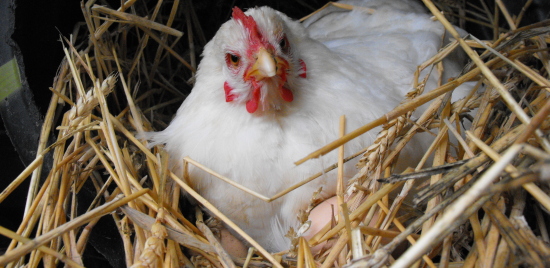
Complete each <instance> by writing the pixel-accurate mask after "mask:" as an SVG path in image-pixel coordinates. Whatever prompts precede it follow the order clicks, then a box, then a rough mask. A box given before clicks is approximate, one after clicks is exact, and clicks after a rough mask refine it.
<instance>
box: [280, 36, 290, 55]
mask: <svg viewBox="0 0 550 268" xmlns="http://www.w3.org/2000/svg"><path fill="white" fill-rule="evenodd" d="M279 47H280V48H281V50H282V51H283V52H284V53H288V51H289V50H290V44H289V43H288V39H287V38H286V35H283V38H281V41H279Z"/></svg>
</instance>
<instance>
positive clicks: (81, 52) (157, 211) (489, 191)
mask: <svg viewBox="0 0 550 268" xmlns="http://www.w3.org/2000/svg"><path fill="white" fill-rule="evenodd" d="M93 2H94V1H89V2H87V3H83V4H82V11H83V13H84V16H85V20H86V21H85V24H84V26H83V27H81V28H78V29H79V30H80V31H79V32H77V33H76V34H75V35H72V36H70V37H68V38H65V39H64V42H63V43H64V48H63V49H64V51H65V54H66V58H65V60H64V61H63V63H62V64H61V66H60V68H59V72H58V76H57V77H56V79H55V83H54V85H53V86H52V87H51V88H50V90H51V91H52V92H53V94H52V99H51V102H50V106H49V109H48V112H47V115H46V120H45V122H46V123H45V125H44V126H43V132H42V133H43V134H42V138H41V143H40V147H39V148H38V154H37V157H36V160H35V161H34V162H33V163H32V164H31V165H30V166H29V167H28V168H27V169H25V171H24V172H23V173H22V174H21V175H20V176H19V177H18V178H17V179H16V180H14V182H13V183H12V184H11V185H10V186H9V187H8V188H7V189H6V190H5V191H4V192H2V194H1V195H0V202H1V201H2V200H4V199H5V198H6V197H7V196H8V195H9V194H10V192H11V191H12V190H13V189H14V188H16V187H17V186H18V185H19V184H20V183H21V182H22V181H23V180H25V179H27V178H29V179H31V181H32V183H31V188H30V190H29V192H30V193H31V194H30V198H29V199H28V204H27V213H26V216H25V218H24V220H23V221H22V222H21V225H20V227H19V229H18V230H7V229H5V228H0V233H1V234H2V235H4V236H8V237H10V238H11V239H13V241H12V243H11V245H10V247H9V249H8V250H7V252H6V253H5V254H4V255H2V256H0V266H7V267H14V266H18V265H23V264H26V265H27V267H36V266H38V265H39V264H43V265H44V266H45V267H55V266H57V265H58V264H60V263H61V262H64V263H65V264H66V265H67V266H71V267H81V266H84V265H86V263H83V261H82V259H83V257H82V256H83V255H84V254H86V252H85V251H84V250H85V249H86V245H87V244H88V243H89V242H88V240H89V237H90V234H91V232H93V230H94V226H95V225H96V223H97V222H98V220H99V219H100V218H101V217H106V218H109V219H111V220H112V221H114V222H115V223H116V227H117V228H118V232H119V233H120V237H121V239H122V241H123V245H124V246H123V248H121V249H120V252H123V253H124V258H125V261H126V264H127V265H128V266H133V267H145V266H147V267H149V266H154V267H161V266H162V267H182V266H185V267H203V266H207V267H235V266H236V265H237V266H249V267H252V266H259V267H265V266H277V267H281V266H288V267H294V266H296V267H316V266H321V267H332V266H337V267H342V266H346V265H347V267H380V266H384V265H395V267H411V266H413V265H416V267H421V266H422V267H437V266H438V267H510V266H519V265H522V266H533V267H544V266H545V267H548V266H549V265H550V263H549V262H550V261H549V260H550V247H549V245H548V243H549V235H548V228H547V227H548V224H547V223H546V221H547V219H548V217H549V215H548V214H549V212H550V197H549V195H548V194H549V190H550V188H549V186H550V184H549V183H548V179H549V178H550V177H549V176H550V173H549V171H548V167H549V166H547V161H549V160H550V155H549V153H550V143H549V141H548V139H547V132H548V129H549V127H550V125H549V124H550V121H549V120H547V119H548V114H549V113H550V101H549V100H548V96H549V93H548V89H549V87H550V81H549V80H548V74H549V73H550V65H549V64H550V61H549V54H548V47H547V45H548V43H549V42H550V36H549V35H548V32H550V22H548V21H546V22H541V23H538V24H534V25H530V26H527V27H523V28H519V29H518V28H517V25H519V23H520V22H521V20H522V17H523V14H524V13H523V11H522V12H520V13H519V15H518V16H514V17H512V16H511V15H510V13H509V12H508V11H507V10H506V8H505V7H504V5H502V3H501V2H500V1H496V3H497V4H496V5H495V7H496V9H497V12H496V13H493V12H490V11H489V9H488V7H487V6H481V7H475V6H466V7H464V6H462V7H456V6H452V5H451V4H452V2H451V3H449V2H445V3H443V1H442V3H439V4H438V6H437V7H436V6H434V5H433V3H432V2H431V1H430V0H424V3H425V4H426V6H427V7H428V9H429V10H430V11H431V12H432V13H433V14H434V17H435V18H434V19H437V20H439V21H440V22H441V23H443V24H444V26H445V27H446V28H447V29H448V30H449V31H450V33H451V34H453V35H454V38H455V41H454V42H453V43H451V44H450V45H449V46H447V47H445V48H442V49H441V52H440V53H439V54H438V55H436V56H435V57H433V58H432V59H431V60H430V61H429V62H426V63H425V64H423V65H422V66H420V67H419V70H421V69H426V68H432V70H433V71H434V72H437V71H438V70H439V68H440V61H441V59H442V58H444V57H446V56H447V55H448V53H449V52H450V51H452V50H454V49H456V48H457V47H462V48H463V49H464V50H465V51H466V52H467V53H468V56H469V57H470V59H471V64H470V65H468V66H466V68H465V69H464V71H463V73H462V75H461V76H460V77H456V78H455V79H453V80H451V81H441V86H440V87H438V88H437V89H434V90H431V91H429V92H424V93H422V85H423V83H422V80H423V79H424V78H423V77H417V79H416V81H414V82H413V83H414V84H415V86H416V87H415V91H414V92H411V93H410V94H409V95H408V96H406V97H405V96H404V101H403V103H402V105H400V106H399V107H396V108H395V110H393V111H391V112H389V113H388V114H387V115H386V116H384V117H382V118H380V119H379V120H376V121H374V122H370V123H369V124H367V125H366V126H365V127H363V128H362V130H363V131H366V130H368V129H371V128H373V127H375V126H378V125H383V131H382V132H381V133H379V135H378V139H377V140H376V142H375V143H374V144H373V145H372V146H370V147H369V148H365V150H364V151H363V152H358V153H357V156H358V157H361V161H360V164H359V169H358V174H357V176H355V179H354V180H352V181H351V182H350V183H349V186H348V190H347V191H346V195H345V206H343V208H344V209H343V211H344V212H345V213H343V215H344V217H343V219H344V220H342V221H340V222H334V223H333V224H331V225H328V226H326V227H325V229H324V230H323V231H321V232H320V233H319V234H318V235H316V236H315V237H314V238H312V239H311V240H310V241H305V240H304V239H303V238H296V237H294V239H293V247H292V248H291V249H290V250H289V251H287V252H282V253H276V254H270V253H268V252H266V251H265V250H263V249H261V248H256V249H252V250H250V251H249V253H250V254H249V255H248V258H246V259H231V257H230V256H228V254H227V253H225V251H224V250H223V248H221V247H220V246H219V243H218V242H217V240H216V238H215V236H216V235H215V234H214V233H215V232H212V230H211V228H210V227H209V226H208V225H207V224H205V222H206V220H203V215H202V212H200V211H199V210H195V209H194V208H189V207H188V206H180V204H179V203H180V196H179V195H180V191H179V190H174V189H171V185H176V186H175V187H181V188H183V189H184V191H185V192H187V193H189V194H190V195H191V196H193V197H195V198H196V199H197V200H198V201H199V203H202V206H205V207H210V205H209V204H208V202H207V201H206V200H204V199H203V198H202V197H200V195H198V194H197V193H195V192H194V191H193V190H192V189H191V188H189V187H188V186H186V184H185V183H184V181H183V180H182V179H181V177H182V176H181V174H173V173H171V172H170V171H169V170H168V167H167V162H168V157H167V155H166V154H165V153H164V152H163V151H162V148H153V149H152V150H151V149H148V148H147V147H146V145H145V144H144V143H145V142H144V141H140V140H138V139H136V134H137V133H140V132H142V131H151V130H153V129H162V128H164V127H165V126H166V122H169V120H170V116H171V115H172V114H174V113H175V110H176V109H177V107H178V106H179V103H181V102H182V100H183V99H184V98H185V94H186V93H182V92H188V90H190V88H191V87H192V83H193V79H192V76H193V72H194V70H195V68H196V65H197V59H196V58H195V54H196V52H197V51H198V50H200V49H199V48H196V47H195V44H201V45H203V44H204V42H205V40H204V39H205V38H204V36H203V35H202V34H201V29H200V28H201V27H200V23H199V21H198V19H197V15H196V14H195V11H194V9H193V6H192V5H191V4H190V1H183V2H182V3H179V1H174V2H166V3H164V2H163V1H158V2H155V1H149V3H147V5H145V4H143V3H142V2H136V1H127V2H124V3H123V6H121V7H119V8H118V10H116V8H110V7H105V6H100V5H97V4H92V3H93ZM531 2H532V1H527V6H526V8H527V7H528V5H529V4H530V3H531ZM439 9H444V10H445V12H444V13H441V12H440V11H439ZM374 12H375V11H374ZM498 13H501V14H503V15H504V18H505V19H506V23H505V24H501V27H499V26H498V25H499V24H498V21H497V20H498V19H497V20H494V19H493V18H498V16H495V14H497V15H498ZM443 14H445V15H449V16H448V17H449V18H453V19H458V21H457V22H460V21H464V20H468V21H473V22H475V23H479V24H482V25H485V26H488V27H490V28H491V29H493V31H494V36H495V39H494V40H485V41H480V40H477V39H476V38H474V37H466V38H464V39H463V38H461V37H459V36H458V35H456V34H455V33H454V32H453V30H452V27H451V26H450V24H449V22H448V20H447V19H446V18H445V17H444V16H443ZM177 29H183V30H185V31H186V32H187V33H186V34H185V35H184V33H183V32H181V31H180V30H177ZM467 81H478V82H477V86H476V87H475V89H474V90H473V91H472V92H471V93H470V94H469V95H468V97H467V98H466V99H463V100H460V101H456V102H454V103H451V102H450V101H449V98H448V97H447V95H448V93H449V92H451V91H452V90H453V89H454V88H455V87H456V86H458V85H460V84H462V83H464V82H467ZM478 88H483V89H484V90H478ZM427 101H431V104H430V105H429V108H428V109H427V111H426V113H425V114H424V115H423V116H421V117H420V118H419V119H418V120H416V121H415V122H413V121H412V120H411V119H410V114H411V111H412V110H414V108H415V107H417V106H419V105H421V104H422V103H425V102H427ZM476 108H477V109H476ZM465 118H466V120H463V119H465ZM463 121H471V124H469V125H471V126H470V127H467V128H465V127H464V125H465V124H463V123H462V122H463ZM365 123H368V122H365ZM418 132H429V133H431V134H432V138H433V143H432V146H431V147H430V149H429V150H428V151H427V152H426V153H425V157H424V158H423V159H422V160H421V161H420V163H419V164H418V165H417V166H416V167H411V173H407V174H401V175H394V176H389V175H390V174H392V163H394V162H395V159H396V158H397V157H398V155H399V151H400V149H401V148H403V147H404V146H406V144H407V142H408V141H409V140H410V138H411V137H412V136H414V135H415V134H416V133H418ZM53 133H55V135H57V138H56V142H55V143H54V144H51V145H48V144H46V141H47V140H48V136H49V135H54V134H53ZM348 138H349V137H348V136H344V137H343V138H342V140H340V141H341V142H339V143H340V144H342V143H344V142H345V141H346V140H347V139H348ZM337 146H338V144H337V145H335V146H332V147H330V148H322V149H321V150H320V151H319V152H315V153H313V154H312V155H311V157H315V156H318V155H319V154H321V153H323V152H326V151H327V150H329V149H334V148H335V147H337ZM47 153H52V154H53V159H54V160H53V167H54V168H53V169H52V170H51V171H48V170H42V163H43V159H44V155H45V154H47ZM428 156H433V158H432V159H430V160H429V161H428V160H427V159H428ZM342 161H344V159H342ZM336 166H337V165H333V166H332V167H329V168H335V167H336ZM430 166H432V167H430ZM41 172H49V173H48V176H47V179H46V180H45V181H42V182H40V180H39V179H38V178H40V174H41ZM312 175H314V174H312ZM421 178H427V179H425V180H421ZM170 181H175V182H176V184H172V183H167V182H170ZM177 185H179V186H177ZM86 187H88V189H91V191H93V194H94V195H95V198H93V200H91V202H88V203H85V202H84V201H81V199H80V196H81V190H82V189H84V188H86ZM413 190H414V192H415V193H414V194H413ZM341 193H342V192H341ZM83 202H84V203H83ZM77 208H79V209H77ZM182 210H184V211H186V213H183V214H182V212H181V211H182ZM190 215H191V216H190ZM297 216H298V215H297ZM219 217H220V218H221V219H222V220H223V217H222V216H221V215H220V216H219ZM374 217H377V219H378V220H377V221H376V224H375V226H374V227H367V226H366V225H365V224H364V223H365V222H370V220H371V219H372V218H374ZM204 218H206V217H205V216H204ZM289 235H291V236H292V235H293V233H289ZM31 238H32V239H31ZM326 240H330V241H331V242H332V246H331V247H330V248H328V249H326V250H323V251H322V252H320V253H319V254H316V255H313V254H311V251H310V249H309V247H308V242H309V244H311V245H314V244H317V243H319V242H322V241H326ZM404 244H406V248H407V250H406V251H405V252H404V253H397V252H398V251H400V250H399V249H398V246H399V245H404ZM401 251H402V250H401ZM392 252H393V255H392V254H391V253H392Z"/></svg>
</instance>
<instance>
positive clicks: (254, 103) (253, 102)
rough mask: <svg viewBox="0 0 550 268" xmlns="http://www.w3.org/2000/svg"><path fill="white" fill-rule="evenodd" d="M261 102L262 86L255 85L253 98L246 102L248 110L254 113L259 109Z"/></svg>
mask: <svg viewBox="0 0 550 268" xmlns="http://www.w3.org/2000/svg"><path fill="white" fill-rule="evenodd" d="M259 104H260V87H255V88H254V91H252V98H250V99H249V100H248V101H247V102H246V111H248V112H249V113H254V112H255V111H256V110H258V106H259Z"/></svg>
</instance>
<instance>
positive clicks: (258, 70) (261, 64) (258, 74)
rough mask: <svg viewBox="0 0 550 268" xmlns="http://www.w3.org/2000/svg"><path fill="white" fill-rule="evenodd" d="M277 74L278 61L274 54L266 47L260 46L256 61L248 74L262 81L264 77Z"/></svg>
mask: <svg viewBox="0 0 550 268" xmlns="http://www.w3.org/2000/svg"><path fill="white" fill-rule="evenodd" d="M276 74H277V63H276V62H275V58H273V55H271V53H269V52H268V51H267V50H266V49H265V48H260V50H259V51H258V53H257V54H256V62H254V64H253V65H252V67H250V69H249V70H248V72H247V74H246V76H247V78H249V77H254V78H255V79H256V81H260V80H262V79H264V78H270V77H273V76H275V75H276Z"/></svg>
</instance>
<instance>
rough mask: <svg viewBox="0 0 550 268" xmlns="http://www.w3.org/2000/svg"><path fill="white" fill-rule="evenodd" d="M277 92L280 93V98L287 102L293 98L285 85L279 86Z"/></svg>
mask: <svg viewBox="0 0 550 268" xmlns="http://www.w3.org/2000/svg"><path fill="white" fill-rule="evenodd" d="M279 93H281V98H283V100H285V101H287V102H291V101H292V100H294V95H293V94H292V91H290V89H288V88H286V87H281V88H280V89H279Z"/></svg>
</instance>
